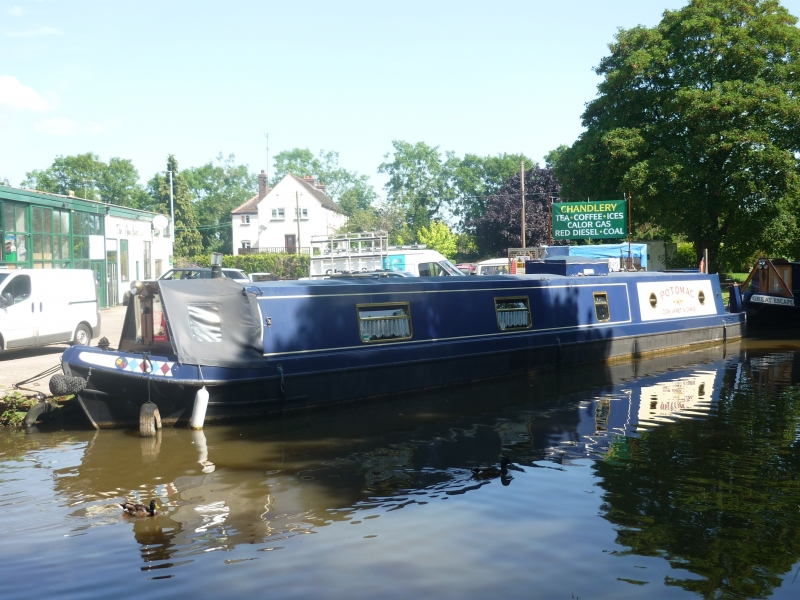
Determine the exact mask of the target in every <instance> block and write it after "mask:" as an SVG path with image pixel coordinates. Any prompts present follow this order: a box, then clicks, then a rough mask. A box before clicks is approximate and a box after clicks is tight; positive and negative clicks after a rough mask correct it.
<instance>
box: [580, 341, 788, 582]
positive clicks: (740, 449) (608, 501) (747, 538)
mask: <svg viewBox="0 0 800 600" xmlns="http://www.w3.org/2000/svg"><path fill="white" fill-rule="evenodd" d="M798 366H799V365H798V359H797V358H795V356H794V354H785V355H781V354H778V355H772V356H767V357H753V358H749V359H746V360H745V361H744V362H743V363H741V364H738V365H734V368H729V369H727V370H726V371H725V375H726V376H725V381H724V385H723V388H722V391H721V394H720V398H719V401H718V404H717V414H716V418H712V419H705V420H691V421H684V422H679V423H675V424H673V425H672V426H670V427H658V428H654V429H652V430H650V431H649V432H647V433H644V434H643V435H642V436H641V437H639V438H631V437H623V438H618V440H617V444H618V446H617V447H615V448H614V451H613V452H612V453H610V454H609V456H608V457H607V459H606V460H601V461H598V462H597V463H596V467H595V468H596V472H597V474H598V475H599V477H600V482H599V485H600V486H601V487H602V488H603V489H604V490H605V491H606V493H605V495H604V497H603V499H604V504H603V506H602V513H603V515H604V516H605V518H607V519H608V520H609V521H611V522H612V523H614V524H615V525H618V526H619V529H618V538H617V541H618V542H619V543H620V544H622V545H623V546H625V547H627V548H628V550H625V551H624V554H637V555H643V556H660V557H664V558H665V559H667V560H668V561H669V562H670V563H671V565H672V566H673V567H675V568H679V569H685V570H688V571H690V572H692V573H695V574H697V575H699V576H701V578H684V579H677V578H667V580H666V584H667V585H674V586H680V587H682V588H684V589H686V590H690V591H693V592H697V593H699V594H700V595H702V596H703V597H706V598H716V597H720V596H722V597H747V598H762V597H766V596H768V595H770V593H771V591H772V590H773V589H774V588H775V587H777V586H780V585H781V582H782V577H781V576H782V575H785V574H786V573H787V572H788V571H789V570H791V569H792V566H793V565H794V564H795V563H796V562H797V560H798V557H799V556H800V506H799V505H798V499H799V498H800V441H799V440H800V387H798V386H797V385H796V382H797V380H798V376H800V370H798ZM793 384H794V385H793Z"/></svg>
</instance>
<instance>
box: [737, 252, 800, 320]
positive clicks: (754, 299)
mask: <svg viewBox="0 0 800 600" xmlns="http://www.w3.org/2000/svg"><path fill="white" fill-rule="evenodd" d="M796 282H798V283H796ZM741 289H742V303H743V306H744V309H745V310H746V312H747V318H748V322H749V323H750V324H751V325H752V326H753V327H771V326H777V327H785V326H787V325H798V324H800V262H790V261H788V260H785V259H781V258H773V259H769V258H759V259H758V261H757V262H756V264H755V265H754V266H753V268H752V270H751V271H750V274H749V275H748V276H747V279H746V280H745V282H744V284H742V287H741Z"/></svg>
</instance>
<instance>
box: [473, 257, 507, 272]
mask: <svg viewBox="0 0 800 600" xmlns="http://www.w3.org/2000/svg"><path fill="white" fill-rule="evenodd" d="M509 262H510V261H509V260H508V259H507V258H490V259H489V260H482V261H481V262H479V263H478V264H477V265H475V275H508V274H509V273H510V272H511V271H510V270H509Z"/></svg>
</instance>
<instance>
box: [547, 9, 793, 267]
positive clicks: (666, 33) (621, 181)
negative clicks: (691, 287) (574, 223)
mask: <svg viewBox="0 0 800 600" xmlns="http://www.w3.org/2000/svg"><path fill="white" fill-rule="evenodd" d="M796 22H797V19H796V18H794V17H792V16H791V15H790V14H789V13H788V12H787V11H786V9H785V8H783V7H781V6H780V5H779V3H778V2H777V0H692V1H691V2H690V4H689V5H688V6H686V7H685V8H683V9H681V10H678V11H667V12H665V13H664V16H663V19H662V20H661V22H660V23H659V24H658V25H657V26H656V27H653V28H646V27H641V26H640V27H636V28H634V29H630V30H620V31H619V33H618V34H617V36H616V41H615V43H613V44H611V45H610V46H609V48H610V50H611V54H610V56H607V57H605V58H603V60H602V61H601V63H600V65H599V66H598V67H597V69H596V71H597V73H598V74H599V75H602V76H603V81H602V82H601V83H600V85H599V86H598V90H599V94H598V97H597V98H596V99H595V100H593V101H592V102H590V103H589V104H588V105H587V108H586V111H585V112H584V114H583V124H584V126H585V127H586V131H585V132H584V133H583V134H582V135H581V136H580V138H579V139H578V140H577V141H576V142H575V143H574V144H573V145H572V147H571V148H569V149H568V150H565V151H564V153H563V154H562V155H561V157H560V158H559V159H558V163H557V166H556V173H557V175H558V177H559V180H560V181H561V182H562V183H563V185H564V194H565V196H567V197H570V198H573V199H580V198H586V197H591V198H604V197H605V198H608V197H619V194H620V193H623V192H628V191H630V192H631V193H632V194H633V216H634V222H641V221H652V222H655V223H658V224H659V226H661V227H663V228H664V229H665V230H667V231H668V232H670V233H672V234H676V235H684V236H686V238H687V239H688V240H689V241H691V242H692V243H693V244H694V246H695V250H696V252H697V253H698V256H699V254H700V253H701V252H702V249H703V248H707V249H708V251H709V263H710V266H711V268H712V269H716V267H717V266H718V265H719V264H720V263H722V264H726V263H731V262H735V261H737V260H741V259H742V257H745V256H749V255H751V254H753V253H754V252H756V251H757V250H767V251H769V250H771V249H772V248H773V247H774V246H775V243H776V241H777V240H775V239H770V231H771V229H773V225H774V223H775V221H776V220H777V219H779V218H780V216H781V214H782V211H784V210H786V209H787V208H789V207H791V210H792V212H796V210H795V209H796V198H797V197H798V191H800V185H798V176H797V168H798V160H797V153H798V151H800V138H798V136H797V135H796V132H797V130H798V125H800V101H798V93H800V68H798V67H799V66H800V31H798V29H797V28H796V27H795V24H796Z"/></svg>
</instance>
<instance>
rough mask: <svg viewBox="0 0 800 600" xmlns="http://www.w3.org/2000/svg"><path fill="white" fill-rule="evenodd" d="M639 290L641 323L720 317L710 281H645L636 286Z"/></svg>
mask: <svg viewBox="0 0 800 600" xmlns="http://www.w3.org/2000/svg"><path fill="white" fill-rule="evenodd" d="M636 288H637V291H638V294H639V310H640V311H641V313H642V321H655V320H658V319H685V318H686V317H700V316H703V315H715V314H717V306H716V303H715V302H714V292H713V290H712V289H711V282H710V281H708V280H703V281H656V282H645V283H637V284H636Z"/></svg>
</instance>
